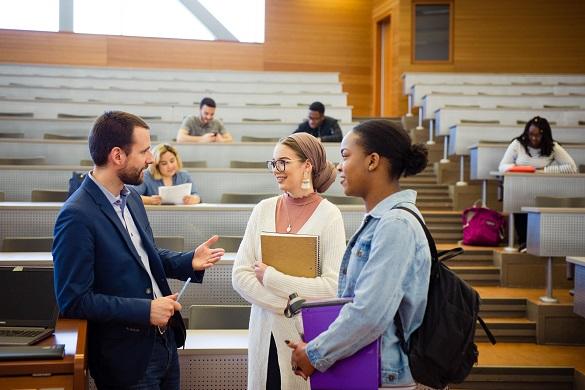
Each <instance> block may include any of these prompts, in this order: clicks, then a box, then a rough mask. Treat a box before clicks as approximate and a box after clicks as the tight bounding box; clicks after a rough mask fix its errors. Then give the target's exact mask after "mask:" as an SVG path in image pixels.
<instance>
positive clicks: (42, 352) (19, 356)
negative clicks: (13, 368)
mask: <svg viewBox="0 0 585 390" xmlns="http://www.w3.org/2000/svg"><path fill="white" fill-rule="evenodd" d="M64 356H65V344H56V345H14V346H12V345H11V346H0V361H5V360H33V359H34V360H37V359H40V360H46V359H63V357H64Z"/></svg>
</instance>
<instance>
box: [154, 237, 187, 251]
mask: <svg viewBox="0 0 585 390" xmlns="http://www.w3.org/2000/svg"><path fill="white" fill-rule="evenodd" d="M154 242H155V243H156V246H157V247H159V248H161V249H169V250H171V251H176V252H183V251H184V250H185V239H184V238H183V237H179V236H158V237H154Z"/></svg>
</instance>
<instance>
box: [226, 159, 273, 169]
mask: <svg viewBox="0 0 585 390" xmlns="http://www.w3.org/2000/svg"><path fill="white" fill-rule="evenodd" d="M230 168H246V169H255V168H266V161H239V160H231V161H230Z"/></svg>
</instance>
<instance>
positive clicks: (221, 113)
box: [0, 99, 352, 123]
mask: <svg viewBox="0 0 585 390" xmlns="http://www.w3.org/2000/svg"><path fill="white" fill-rule="evenodd" d="M114 109H115V110H122V111H127V112H131V113H133V114H136V115H140V116H143V117H150V118H158V119H162V120H167V121H181V120H183V118H184V117H185V116H187V115H193V114H194V113H196V112H198V110H199V107H197V108H194V107H193V105H172V104H161V103H151V104H146V103H143V104H129V103H125V102H111V103H105V102H102V103H98V102H69V101H62V100H59V99H55V100H52V99H51V100H8V99H5V100H0V112H5V113H32V114H33V117H35V118H47V119H50V118H59V117H61V116H63V115H68V116H78V115H83V116H91V117H96V116H98V115H101V114H102V113H103V112H104V111H106V110H114ZM327 113H328V115H329V116H332V117H334V118H336V119H338V120H340V121H341V122H345V123H347V122H351V120H352V118H351V107H330V108H329V109H328V110H327ZM306 116H307V107H298V106H294V107H286V106H260V107H257V106H240V107H236V106H227V107H221V108H220V109H219V110H218V113H217V117H218V118H219V119H222V120H223V121H225V122H242V121H246V120H250V119H252V120H273V121H282V122H300V121H302V120H303V119H304V118H306Z"/></svg>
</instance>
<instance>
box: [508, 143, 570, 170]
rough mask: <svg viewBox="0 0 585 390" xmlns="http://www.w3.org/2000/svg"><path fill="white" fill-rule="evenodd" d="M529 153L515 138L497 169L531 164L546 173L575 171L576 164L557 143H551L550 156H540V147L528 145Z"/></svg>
mask: <svg viewBox="0 0 585 390" xmlns="http://www.w3.org/2000/svg"><path fill="white" fill-rule="evenodd" d="M528 150H529V151H530V155H528V153H526V149H524V146H522V144H521V143H520V141H518V140H517V139H515V140H514V141H512V143H511V144H510V145H509V146H508V149H506V153H505V154H504V157H502V161H501V162H500V166H499V171H500V172H501V173H504V172H506V171H507V170H508V169H510V168H511V167H513V166H514V165H531V166H533V167H535V168H536V169H544V172H546V173H577V165H576V164H575V161H574V160H573V158H572V157H571V155H570V154H569V153H567V151H566V150H565V149H563V147H562V146H561V145H559V144H558V143H556V142H555V143H554V144H553V151H552V153H551V154H550V156H541V155H540V149H534V148H532V147H530V146H529V147H528Z"/></svg>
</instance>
